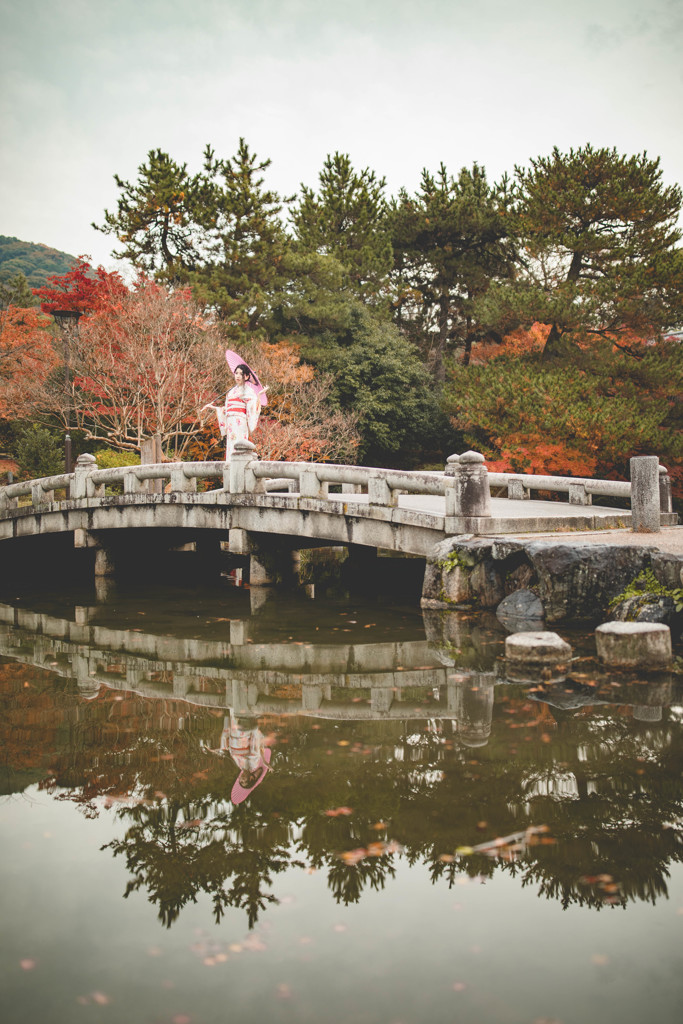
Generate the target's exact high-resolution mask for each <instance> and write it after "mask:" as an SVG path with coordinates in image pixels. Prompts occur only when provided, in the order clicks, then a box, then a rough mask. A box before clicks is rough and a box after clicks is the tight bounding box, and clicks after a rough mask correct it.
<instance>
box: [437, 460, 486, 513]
mask: <svg viewBox="0 0 683 1024" xmlns="http://www.w3.org/2000/svg"><path fill="white" fill-rule="evenodd" d="M455 467H456V469H455V486H454V487H453V488H452V489H450V488H448V489H447V490H446V515H447V516H464V517H466V518H474V517H482V516H490V515H491V488H490V486H489V474H488V470H487V469H486V465H485V459H484V456H483V455H481V454H480V453H479V452H471V451H470V452H464V454H463V455H461V456H460V458H459V460H458V462H457V463H456V464H455ZM451 504H453V506H454V507H449V506H451Z"/></svg>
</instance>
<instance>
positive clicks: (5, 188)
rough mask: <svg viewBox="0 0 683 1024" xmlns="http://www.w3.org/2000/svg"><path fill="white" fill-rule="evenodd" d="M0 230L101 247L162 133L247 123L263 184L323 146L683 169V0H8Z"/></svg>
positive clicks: (197, 147) (371, 161) (366, 162)
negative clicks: (106, 214)
mask: <svg viewBox="0 0 683 1024" xmlns="http://www.w3.org/2000/svg"><path fill="white" fill-rule="evenodd" d="M0 19H1V20H0V82H1V86H0V132H1V135H0V138H1V139H2V146H1V152H0V234H3V235H15V236H16V237H18V238H21V239H24V240H27V241H32V242H44V243H46V244H47V245H51V246H54V247H55V248H58V249H63V250H65V251H66V252H70V253H73V254H75V255H79V254H88V255H90V256H91V257H92V259H93V261H94V262H96V263H100V262H101V263H103V264H104V265H105V266H107V267H108V268H114V267H115V266H116V264H115V263H114V262H113V261H112V259H111V256H110V252H111V249H112V248H113V245H114V240H113V239H112V238H111V237H110V236H107V235H103V234H100V233H98V232H96V231H94V230H93V229H92V228H91V226H90V223H91V221H96V222H98V223H101V222H102V214H103V210H104V209H105V207H106V208H108V209H110V210H113V209H115V207H116V200H117V195H118V191H117V189H116V186H115V184H114V181H113V175H114V173H118V174H119V175H120V176H121V177H122V178H124V179H128V180H130V179H131V178H135V176H136V170H137V167H138V166H139V164H141V163H142V162H143V161H144V160H145V158H146V155H147V152H148V151H149V150H150V149H157V148H160V149H163V150H165V151H166V152H168V153H169V154H170V156H171V157H173V158H174V159H175V160H176V161H178V162H180V163H183V162H187V164H188V168H189V169H190V170H191V171H194V170H196V169H198V167H199V165H200V163H201V153H202V150H203V148H204V145H205V144H206V143H207V142H208V143H210V144H211V145H212V146H213V148H214V149H215V150H216V153H217V155H218V156H223V157H227V156H232V155H233V154H234V152H235V151H236V149H237V144H238V139H239V137H240V135H242V136H244V137H245V138H246V140H247V142H248V144H249V146H250V148H251V149H252V150H253V151H255V152H256V153H257V154H258V156H259V157H261V158H267V157H269V158H270V159H271V160H272V165H271V167H270V169H269V171H268V172H267V175H266V184H267V185H268V186H269V187H271V188H273V189H275V190H276V191H279V192H280V193H284V194H287V193H293V192H295V191H296V190H297V189H298V186H299V184H300V183H301V182H305V183H306V184H309V185H312V186H315V185H316V183H317V178H318V172H319V171H320V169H321V167H322V163H323V160H324V158H325V156H326V154H327V153H331V152H334V151H335V150H339V151H340V152H344V153H349V154H350V156H351V159H352V161H353V164H354V166H355V167H356V168H358V169H360V168H362V167H370V168H372V169H373V170H375V171H376V172H377V173H378V174H380V175H384V176H385V177H386V179H387V185H388V189H389V192H390V193H395V192H396V191H397V190H398V189H399V188H400V187H401V186H402V185H405V186H406V187H407V188H408V189H409V191H413V190H415V189H416V188H417V186H418V184H419V179H420V172H421V170H422V168H423V167H427V168H428V169H430V170H433V171H435V170H436V169H437V168H438V166H439V163H440V161H442V160H443V161H444V163H445V164H446V166H447V168H448V170H449V171H450V172H451V173H453V174H456V173H457V172H458V171H459V169H460V168H461V167H462V166H463V165H468V166H469V165H471V164H472V162H473V161H475V160H476V161H478V162H479V163H480V164H483V165H484V167H485V168H486V170H487V172H488V176H489V179H490V180H495V179H497V178H499V177H500V175H501V174H502V173H503V172H504V171H505V170H508V171H510V172H511V171H512V170H513V168H514V165H515V164H516V163H518V164H525V163H527V162H528V160H529V158H531V157H534V156H542V155H546V154H548V153H550V151H551V149H552V147H553V146H554V145H557V146H558V147H559V148H560V149H561V150H563V151H566V150H568V149H569V148H570V147H571V146H574V147H577V146H581V145H585V144H586V143H588V142H590V143H592V144H593V145H594V146H596V147H599V146H609V147H611V146H616V148H617V149H618V150H619V151H620V152H622V153H625V154H629V155H630V154H633V153H640V152H642V151H643V150H647V152H648V154H649V155H650V156H652V157H655V156H659V157H661V161H662V168H663V172H664V181H665V183H666V184H673V183H681V182H683V132H682V131H681V125H682V124H683V116H682V115H683V102H682V100H683V4H682V3H681V2H680V0H637V2H636V0H516V2H515V0H0Z"/></svg>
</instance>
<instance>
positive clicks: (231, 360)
mask: <svg viewBox="0 0 683 1024" xmlns="http://www.w3.org/2000/svg"><path fill="white" fill-rule="evenodd" d="M225 358H226V359H227V361H228V366H229V367H230V371H231V372H232V373H234V372H235V369H236V367H238V366H240V365H242V366H246V367H248V369H249V373H250V374H251V380H250V381H248V382H247V383H248V384H249V386H250V387H252V388H253V389H254V391H255V392H256V394H257V395H258V397H259V399H260V400H261V405H268V398H267V396H266V392H265V391H264V388H263V384H262V383H261V381H260V380H259V379H258V375H257V374H256V373H255V372H254V370H252V368H251V366H249V363H247V362H245V360H244V359H242V356H241V355H239V353H237V352H233V350H232V349H231V348H227V349H226V350H225Z"/></svg>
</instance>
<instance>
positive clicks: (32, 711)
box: [0, 673, 683, 926]
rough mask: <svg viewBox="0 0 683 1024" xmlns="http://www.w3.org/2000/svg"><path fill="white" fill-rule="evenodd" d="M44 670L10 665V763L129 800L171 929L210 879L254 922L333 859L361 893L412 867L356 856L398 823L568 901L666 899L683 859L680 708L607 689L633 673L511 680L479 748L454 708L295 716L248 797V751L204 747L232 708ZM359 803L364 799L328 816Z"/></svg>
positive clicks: (134, 875) (140, 869) (422, 856)
mask: <svg viewBox="0 0 683 1024" xmlns="http://www.w3.org/2000/svg"><path fill="white" fill-rule="evenodd" d="M34 676H35V673H34V675H32V676H31V678H30V685H29V686H28V687H27V688H25V687H24V686H23V684H22V682H21V680H20V679H14V678H13V677H12V678H11V679H10V676H9V675H8V677H7V680H6V686H5V687H4V688H3V687H2V686H0V742H2V743H3V746H4V749H5V751H6V758H7V761H8V768H9V771H10V772H11V771H13V770H16V768H21V769H22V771H24V770H26V769H27V768H28V767H31V765H32V764H33V768H34V769H35V770H39V771H40V772H41V773H42V776H43V784H44V786H45V787H46V788H51V789H52V790H53V791H54V792H55V793H56V794H58V795H60V796H62V797H63V798H68V799H70V800H74V801H76V802H78V803H80V804H81V805H82V807H83V808H84V810H85V811H86V813H101V811H102V808H103V806H106V804H107V803H109V805H110V806H116V808H117V810H116V813H117V814H118V815H119V816H120V818H121V820H123V821H126V822H127V823H128V828H127V831H126V834H125V836H124V837H123V838H122V839H117V840H114V841H112V842H111V843H109V844H107V847H106V848H107V849H111V850H112V851H113V853H114V855H116V856H119V855H120V856H123V857H124V858H125V862H126V865H127V868H128V871H129V873H130V881H129V883H128V886H127V891H126V894H128V893H130V892H136V891H140V890H143V889H146V890H147V892H148V897H149V900H150V902H152V903H154V904H156V905H157V907H158V910H159V917H160V919H161V920H162V921H163V923H164V924H165V925H167V926H170V925H171V924H172V923H173V921H174V920H175V919H176V918H177V917H178V914H179V913H180V911H181V910H182V908H183V907H184V906H186V905H187V904H188V903H189V902H196V901H197V900H198V899H199V898H200V896H201V894H202V893H206V894H207V895H208V896H209V897H210V899H211V900H212V903H213V909H214V914H215V916H216V919H217V920H220V919H221V917H222V916H223V914H224V913H225V912H226V910H227V909H228V908H229V907H235V908H239V909H241V910H244V912H245V913H246V915H247V918H248V920H249V923H250V925H253V924H254V922H255V921H256V920H257V918H258V915H259V914H260V913H261V911H262V910H263V909H264V908H265V907H266V906H267V904H268V903H269V902H272V901H273V899H274V898H275V897H274V895H273V893H272V886H273V882H274V880H275V877H276V875H278V874H280V873H281V872H283V871H284V870H285V869H287V868H288V867H290V866H297V865H298V866H301V867H308V868H317V869H319V870H321V871H324V872H325V873H326V876H327V879H328V885H329V887H330V890H331V892H332V894H333V895H334V898H335V899H336V900H338V901H339V902H341V903H351V902H355V901H357V900H359V899H360V898H361V896H362V894H363V892H364V891H366V890H367V889H368V888H375V889H380V888H382V887H383V886H385V885H386V884H387V882H389V881H390V880H391V879H392V878H393V877H394V874H395V861H394V860H393V857H392V856H391V855H384V856H367V857H361V858H359V859H358V861H357V862H351V863H349V862H348V861H346V860H344V859H342V858H341V857H340V856H339V855H340V854H342V853H344V852H345V851H353V850H356V849H363V848H366V847H367V848H369V847H371V846H372V844H373V842H374V841H377V840H382V839H393V840H395V841H397V842H398V843H400V844H401V845H402V847H403V850H404V852H403V856H404V857H405V858H406V860H407V861H408V862H409V863H411V864H418V863H423V864H425V865H427V866H428V869H429V872H430V877H431V879H432V881H433V883H434V884H438V885H447V886H451V885H453V884H455V882H456V881H457V879H458V878H459V877H462V875H463V873H466V874H467V875H469V876H471V877H472V876H475V875H485V876H490V875H492V874H493V873H494V872H495V871H496V870H505V871H507V872H510V873H511V874H512V875H513V876H514V877H516V878H517V879H518V880H519V882H520V884H521V885H523V886H534V887H535V888H536V889H537V891H538V892H539V894H541V895H543V896H545V897H547V898H551V899H557V900H558V901H560V902H561V903H562V905H563V906H565V907H566V906H569V905H571V904H576V905H579V906H590V907H595V908H601V907H603V906H604V905H605V904H606V903H607V902H612V903H621V904H623V905H626V904H627V902H628V901H629V900H631V901H635V900H643V901H649V902H654V901H655V900H656V899H657V898H659V897H662V896H666V894H667V884H666V880H667V876H668V865H669V864H670V863H671V862H674V861H680V860H682V859H683V843H682V839H681V830H680V827H679V825H678V824H677V823H678V822H680V820H681V815H682V812H683V784H682V782H681V771H680V767H681V762H682V760H683V735H682V730H681V727H680V722H679V721H677V719H676V711H675V710H668V709H666V708H665V709H664V711H663V718H662V721H661V722H659V723H657V724H656V725H652V724H646V723H641V722H637V721H634V720H633V716H632V711H631V709H630V707H626V706H618V705H616V704H614V703H605V704H603V705H599V703H598V698H599V699H603V700H609V701H614V700H615V699H618V698H619V691H618V690H617V689H615V688H612V689H611V690H609V691H605V692H601V693H597V692H596V694H595V699H596V704H595V706H593V707H591V708H582V709H580V710H578V711H566V710H558V709H557V708H556V709H554V710H552V711H551V710H550V709H549V708H548V707H547V706H546V705H542V704H539V703H538V701H532V700H531V699H529V694H528V692H527V691H526V690H525V689H524V688H523V687H521V686H504V687H499V686H497V687H496V695H495V699H496V702H495V705H494V707H493V718H492V721H491V733H490V737H489V739H488V742H487V743H486V745H485V746H479V747H477V748H476V750H473V749H472V748H471V747H466V746H463V745H462V743H461V742H460V738H459V734H458V732H457V731H455V730H453V728H452V726H451V723H450V722H449V721H442V722H439V721H438V720H437V721H435V720H432V721H431V722H428V721H413V722H402V721H400V720H388V719H387V720H382V721H378V722H372V721H354V722H344V721H326V720H324V719H320V720H317V721H315V720H311V719H304V718H290V719H281V720H280V736H279V742H278V743H277V745H276V746H275V747H274V754H273V770H272V771H271V772H270V773H269V776H268V779H267V780H266V781H265V783H264V785H262V786H261V787H259V789H258V790H257V791H255V792H254V793H253V795H252V796H251V797H250V799H249V800H248V801H247V802H245V803H244V804H242V805H240V806H239V807H237V808H233V807H232V805H231V804H230V802H229V795H230V790H231V787H232V783H233V781H234V775H235V769H234V766H233V765H232V764H231V763H230V762H227V761H226V760H224V759H220V758H216V757H214V756H211V755H208V754H207V753H206V752H205V747H206V746H210V747H214V748H215V747H216V746H217V745H218V738H219V735H220V730H221V726H222V717H223V716H222V713H221V712H218V711H217V710H216V709H211V708H204V707H199V706H197V707H194V708H193V707H191V706H189V705H187V704H184V703H183V702H182V701H174V700H152V699H144V698H141V697H138V696H134V695H130V694H114V693H112V692H109V691H105V690H103V691H102V692H101V693H100V694H99V695H98V696H97V697H95V698H94V699H93V700H90V701H86V700H83V699H82V697H80V696H79V695H78V693H77V692H76V691H75V688H74V689H71V690H69V688H68V686H67V687H65V686H64V684H63V683H58V684H57V683H55V681H54V680H53V679H52V678H51V677H48V676H46V677H45V678H43V680H42V681H38V680H36V679H35V678H34ZM27 679H28V677H27ZM0 683H2V679H1V678H0ZM536 689H537V688H536ZM535 696H538V693H536V694H535ZM117 698H120V699H117ZM642 703H643V704H645V703H646V700H645V699H643V700H642ZM271 726H272V723H268V726H267V729H266V730H264V731H270V728H271ZM29 734H31V735H30V736H29ZM17 737H21V744H22V746H21V749H20V747H19V746H18V744H17ZM29 742H30V743H31V745H32V746H31V749H33V750H34V751H36V753H35V755H34V756H35V762H31V759H30V757H27V755H26V752H25V750H24V747H25V746H26V747H27V746H28V743H29ZM13 766H16V767H13ZM48 767H49V771H48ZM9 777H10V775H9V774H8V778H9ZM344 805H350V807H351V809H352V812H353V813H351V814H340V815H339V816H328V815H327V814H326V812H327V811H329V810H330V809H335V808H341V807H344ZM530 824H536V825H540V824H544V825H547V826H548V828H549V830H550V831H549V834H548V838H549V840H551V841H549V842H548V843H547V844H546V843H544V842H541V841H539V842H538V844H537V845H532V846H529V848H528V849H525V850H524V851H523V852H522V853H520V854H519V856H518V858H517V859H516V860H511V861H505V860H500V861H499V860H494V859H492V858H489V857H487V856H485V855H484V854H482V853H474V854H470V855H462V856H459V857H457V858H454V851H455V850H456V849H458V848H462V847H476V846H477V845H479V844H481V843H482V840H485V839H489V838H493V837H495V836H501V835H507V834H509V833H514V832H517V831H519V830H524V829H525V828H526V827H527V826H528V825H530ZM605 878H609V879H613V881H612V882H610V883H608V884H606V883H605V882H604V881H601V880H600V879H605ZM591 879H598V881H591Z"/></svg>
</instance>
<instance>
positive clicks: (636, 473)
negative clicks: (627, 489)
mask: <svg viewBox="0 0 683 1024" xmlns="http://www.w3.org/2000/svg"><path fill="white" fill-rule="evenodd" d="M659 504H660V498H659V459H658V458H657V456H656V455H639V456H637V457H635V458H633V459H631V529H632V530H633V531H634V532H635V533H658V532H659V531H660V529H661V525H660V519H659V513H660V510H659Z"/></svg>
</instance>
